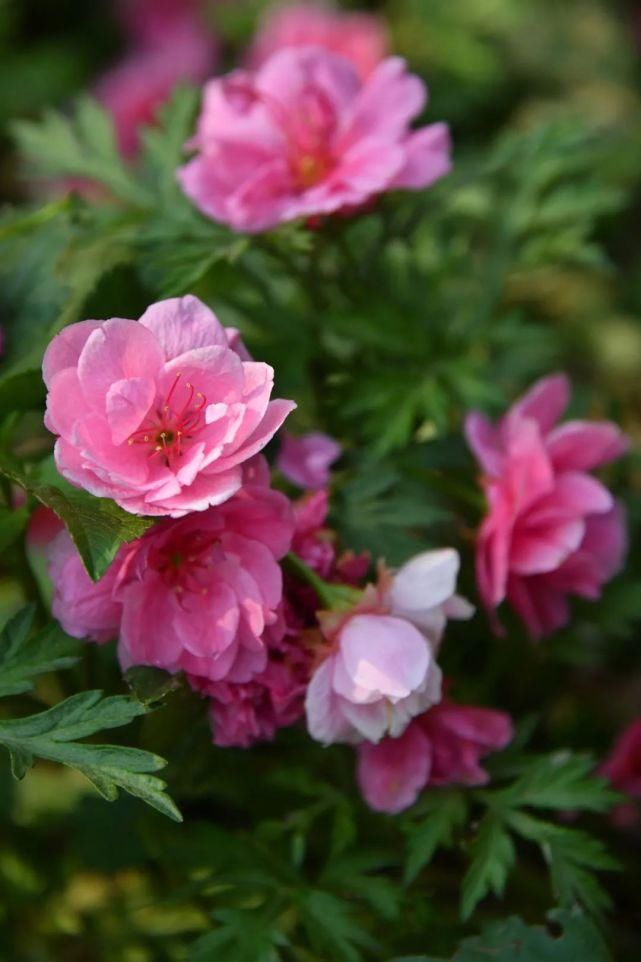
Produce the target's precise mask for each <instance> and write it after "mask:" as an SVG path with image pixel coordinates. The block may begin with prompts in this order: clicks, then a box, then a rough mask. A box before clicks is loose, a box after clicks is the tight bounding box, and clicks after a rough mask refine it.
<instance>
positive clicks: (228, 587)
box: [117, 486, 293, 682]
mask: <svg viewBox="0 0 641 962" xmlns="http://www.w3.org/2000/svg"><path fill="white" fill-rule="evenodd" d="M292 531H293V518H292V514H291V509H290V506H289V502H288V500H287V498H286V497H285V496H284V495H282V494H280V493H279V492H277V491H272V490H270V489H268V488H265V487H259V486H245V487H243V489H242V490H241V491H240V492H239V493H238V494H237V495H235V496H234V497H233V498H231V499H230V500H229V501H226V502H225V504H222V505H220V506H219V507H216V508H210V509H209V510H208V511H205V512H203V513H201V514H190V515H188V516H187V517H186V518H181V519H180V520H178V521H162V522H160V523H159V524H157V525H155V526H154V527H153V528H151V529H150V530H149V531H148V532H147V533H146V534H145V535H144V536H143V537H142V538H141V539H140V541H139V542H138V543H137V548H136V551H135V553H134V554H133V555H131V556H130V557H129V558H128V562H127V566H126V569H125V570H123V571H122V572H121V573H120V582H119V586H118V590H117V598H118V600H119V601H120V602H121V603H122V606H123V616H122V622H121V628H120V648H119V653H120V660H121V663H122V664H123V667H125V668H127V667H129V666H131V665H153V666H155V667H157V668H163V669H165V670H166V671H169V672H177V671H185V672H188V673H189V674H192V675H198V676H200V677H201V678H205V679H209V680H210V681H220V680H225V681H238V682H241V681H248V680H250V679H251V678H252V677H253V676H255V675H257V674H258V673H260V672H261V671H263V670H264V669H265V666H266V664H267V649H266V645H265V642H264V638H263V636H264V634H265V631H266V629H267V628H268V627H269V626H270V625H274V624H275V623H276V621H277V619H278V615H279V605H280V602H281V597H282V574H281V570H280V566H279V564H278V560H279V559H280V558H282V557H283V555H285V554H286V552H287V551H288V550H289V545H290V542H291V537H292Z"/></svg>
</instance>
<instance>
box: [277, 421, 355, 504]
mask: <svg viewBox="0 0 641 962" xmlns="http://www.w3.org/2000/svg"><path fill="white" fill-rule="evenodd" d="M341 454H342V449H341V446H340V444H339V443H338V441H335V440H334V438H330V437H329V435H327V434H321V432H320V431H312V432H310V433H309V434H301V435H300V437H294V436H293V435H292V434H288V433H287V432H286V431H285V432H283V435H282V437H281V443H280V452H279V454H278V459H277V461H276V467H277V468H278V470H279V471H280V473H281V474H283V475H284V476H285V477H286V478H287V480H288V481H291V482H292V484H296V485H298V487H299V488H309V489H310V490H312V491H316V490H318V488H324V487H325V485H326V484H327V482H328V481H329V469H330V468H331V466H332V464H333V463H334V461H336V460H337V459H338V458H340V456H341Z"/></svg>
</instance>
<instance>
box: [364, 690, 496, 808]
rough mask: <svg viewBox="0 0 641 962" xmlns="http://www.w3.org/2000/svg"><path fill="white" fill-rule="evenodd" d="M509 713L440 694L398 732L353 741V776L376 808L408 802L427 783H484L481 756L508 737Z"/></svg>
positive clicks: (371, 804)
mask: <svg viewBox="0 0 641 962" xmlns="http://www.w3.org/2000/svg"><path fill="white" fill-rule="evenodd" d="M512 733H513V731H512V722H511V719H510V717H509V715H506V714H505V713H504V712H500V711H494V710H493V709H489V708H475V707H472V706H470V705H456V704H454V703H453V702H451V701H449V700H447V699H444V700H443V701H441V702H440V704H438V705H435V706H434V707H433V708H430V709H429V711H427V712H425V714H424V715H421V716H420V717H419V718H416V719H414V721H412V722H411V723H410V725H409V726H408V727H407V728H406V729H405V731H404V732H403V734H402V735H401V736H400V738H386V739H385V740H384V741H382V742H380V743H379V744H378V745H371V744H367V743H364V744H362V745H359V747H358V782H359V785H360V789H361V792H362V793H363V797H364V798H365V801H366V802H367V804H368V805H369V806H370V808H373V809H375V810H376V811H379V812H388V813H390V814H395V813H397V812H401V811H403V809H405V808H409V806H410V805H413V804H414V802H415V801H416V799H417V798H418V796H419V794H420V792H422V791H423V789H424V788H426V787H427V786H428V785H434V786H437V785H450V784H457V785H484V784H486V783H487V781H488V780H489V776H488V774H487V772H486V771H485V770H484V769H483V768H482V767H481V765H480V759H481V758H482V757H483V756H484V755H487V754H488V753H490V752H494V751H498V750H500V749H502V748H505V746H506V745H507V744H508V743H509V742H510V740H511V738H512Z"/></svg>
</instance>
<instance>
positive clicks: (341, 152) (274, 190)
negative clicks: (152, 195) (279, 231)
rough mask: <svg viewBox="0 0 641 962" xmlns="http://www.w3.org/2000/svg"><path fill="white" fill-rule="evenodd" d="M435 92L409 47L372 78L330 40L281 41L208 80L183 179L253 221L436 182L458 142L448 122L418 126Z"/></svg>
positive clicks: (228, 212) (265, 223)
mask: <svg viewBox="0 0 641 962" xmlns="http://www.w3.org/2000/svg"><path fill="white" fill-rule="evenodd" d="M426 97H427V93H426V88H425V85H424V83H423V81H422V80H420V79H419V78H418V77H416V76H413V75H412V74H409V73H408V72H407V69H406V66H405V62H404V61H403V60H401V59H399V58H397V57H390V58H389V59H387V60H384V61H383V62H382V63H380V64H379V66H378V67H377V68H376V69H375V70H374V71H373V73H371V74H370V76H369V77H368V79H367V80H366V81H361V80H360V78H359V77H358V75H357V73H356V71H355V70H354V68H353V67H352V65H351V64H350V63H349V62H348V61H347V60H345V59H344V58H343V57H341V56H338V55H336V54H333V53H330V52H328V51H326V50H322V49H320V48H318V47H303V48H300V49H293V48H290V49H285V50H281V51H279V52H277V53H275V54H274V55H273V56H272V57H270V59H269V60H268V61H267V62H266V63H265V64H264V65H263V66H262V67H261V68H260V69H259V70H258V71H257V72H256V73H255V74H252V73H246V72H244V71H241V70H239V71H235V72H234V73H232V74H230V75H229V76H226V77H223V78H220V79H215V80H211V81H210V82H209V83H208V84H207V85H206V87H205V91H204V98H203V106H202V110H201V114H200V118H199V121H198V128H197V132H196V136H195V137H194V138H193V140H192V141H191V144H190V146H191V147H192V148H194V149H195V151H196V155H195V157H194V158H193V159H192V160H190V161H189V162H188V163H187V164H186V165H185V166H184V167H182V168H181V169H180V170H179V171H178V178H179V181H180V183H181V185H182V188H183V190H184V191H185V193H186V194H187V196H188V197H190V198H191V200H192V201H193V202H194V204H195V205H196V206H197V207H198V208H199V210H201V211H202V212H203V213H204V214H206V215H207V216H209V217H211V218H213V219H214V220H218V221H222V222H223V223H225V224H228V225H229V226H230V227H232V228H233V229H234V230H238V231H248V232H258V231H264V230H268V229H269V228H272V227H275V226H276V225H277V224H280V223H283V222H285V221H291V220H295V219H297V218H306V217H307V218H309V217H317V216H322V215H327V214H332V213H335V212H337V211H341V210H343V211H350V210H353V209H354V208H355V207H356V208H357V207H359V206H361V205H363V204H365V203H366V202H369V201H370V200H372V199H373V198H375V197H377V196H378V195H380V194H382V193H383V192H385V191H389V190H393V189H396V188H406V189H420V188H423V187H427V186H429V185H430V184H432V183H434V181H436V180H438V179H439V178H440V177H442V176H443V175H444V174H446V173H447V172H448V171H449V169H450V143H449V135H448V131H447V127H446V126H445V125H444V124H432V125H431V126H428V127H422V128H420V129H418V130H411V129H410V123H411V121H412V120H413V119H414V118H415V117H416V116H418V114H420V113H421V111H422V110H423V108H424V106H425V102H426Z"/></svg>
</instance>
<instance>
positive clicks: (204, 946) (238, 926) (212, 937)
mask: <svg viewBox="0 0 641 962" xmlns="http://www.w3.org/2000/svg"><path fill="white" fill-rule="evenodd" d="M214 919H215V921H216V928H215V929H214V931H213V932H207V934H206V935H203V936H201V937H200V938H199V939H197V941H196V942H195V943H194V945H193V946H192V947H191V950H190V952H189V955H188V956H187V962H219V960H220V959H223V958H224V959H225V962H280V960H281V958H282V956H281V953H280V952H279V951H278V950H279V948H280V947H281V946H284V945H286V944H287V940H286V938H285V936H284V934H283V933H282V932H281V931H280V930H279V928H278V926H277V924H276V922H275V921H274V920H273V919H271V918H269V916H267V917H265V914H264V913H261V912H250V911H243V910H242V909H223V910H221V911H219V912H216V914H215V916H214Z"/></svg>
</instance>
